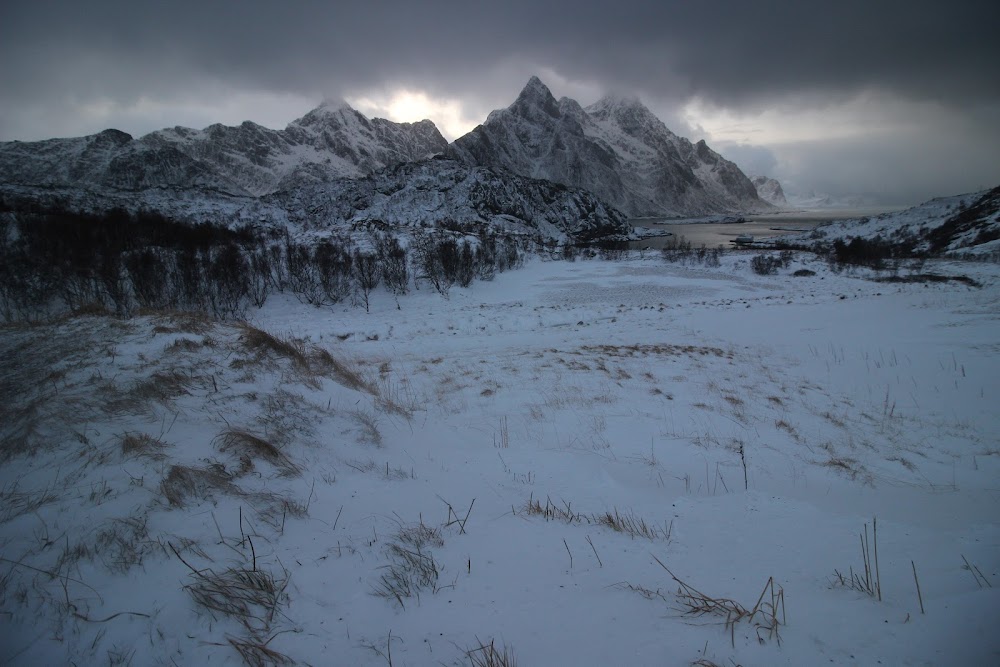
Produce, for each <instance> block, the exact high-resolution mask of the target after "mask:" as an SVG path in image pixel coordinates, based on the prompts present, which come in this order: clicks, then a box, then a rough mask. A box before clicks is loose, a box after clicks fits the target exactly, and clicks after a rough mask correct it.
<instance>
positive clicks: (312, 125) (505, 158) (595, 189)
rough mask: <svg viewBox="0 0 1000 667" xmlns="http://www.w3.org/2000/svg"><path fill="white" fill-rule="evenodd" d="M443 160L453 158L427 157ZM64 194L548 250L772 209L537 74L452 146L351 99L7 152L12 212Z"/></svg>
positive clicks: (208, 216) (649, 133)
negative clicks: (451, 224) (462, 236)
mask: <svg viewBox="0 0 1000 667" xmlns="http://www.w3.org/2000/svg"><path fill="white" fill-rule="evenodd" d="M434 155H447V156H448V157H450V158H452V159H453V160H454V161H453V162H450V161H447V160H443V161H429V162H428V161H426V160H427V158H429V157H431V156H434ZM398 165H407V166H406V167H405V168H396V167H397V166H398ZM405 179H412V182H409V181H406V180H405ZM352 180H353V181H356V182H351V181H352ZM57 193H58V196H59V197H61V198H62V199H61V201H62V202H64V203H67V204H68V203H70V202H75V203H76V204H75V205H77V206H79V207H80V208H81V209H82V210H87V211H91V212H95V211H98V210H100V208H101V207H102V206H103V207H110V206H121V207H123V208H126V209H130V210H135V209H137V208H147V209H151V210H156V211H158V212H161V213H163V214H164V215H172V216H175V217H177V218H178V219H185V220H209V221H215V222H219V223H221V224H229V225H232V224H241V223H245V222H247V221H248V220H250V221H254V223H255V224H275V223H277V224H280V223H281V222H282V221H285V220H287V219H288V218H289V216H290V217H291V218H293V219H294V220H293V222H294V223H296V224H298V225H300V226H304V225H307V223H308V225H312V226H321V225H324V224H332V223H333V222H335V221H336V222H339V223H347V222H352V221H354V222H356V221H358V220H375V219H377V220H381V221H384V222H388V223H391V224H397V225H428V224H430V225H433V224H435V223H436V222H438V221H440V220H442V219H450V220H452V221H460V222H463V223H473V222H486V223H489V224H500V222H501V221H503V220H508V221H510V222H512V223H513V224H514V225H515V226H518V225H520V226H522V227H524V226H526V227H528V228H532V229H537V230H539V231H540V232H541V233H542V234H543V235H544V236H549V237H552V238H561V237H562V236H563V235H564V234H566V233H570V234H574V233H578V232H579V233H582V234H584V235H585V236H588V237H593V236H594V235H596V234H598V230H603V232H607V233H610V234H612V235H614V236H621V235H624V234H628V233H629V232H630V231H631V230H630V228H629V227H628V225H627V223H626V222H625V219H626V216H682V215H693V214H705V213H735V212H748V211H753V210H761V209H768V208H770V205H769V204H768V203H766V202H765V201H762V200H761V199H760V198H759V197H758V195H757V191H756V189H755V188H754V185H753V183H751V182H750V180H749V179H748V178H747V177H746V176H745V175H744V174H743V173H742V172H741V171H740V170H739V169H738V168H737V167H736V165H734V164H733V163H732V162H729V161H727V160H725V159H723V158H722V157H721V156H720V155H719V154H718V153H715V152H714V151H712V150H711V149H709V148H708V146H707V145H706V144H705V143H704V142H703V141H702V142H698V143H697V144H692V143H691V142H690V141H688V140H687V139H684V138H682V137H678V136H677V135H675V134H673V133H672V132H671V131H670V130H668V129H667V127H666V126H665V125H664V124H663V123H662V122H661V121H660V120H659V119H658V118H656V116H654V115H653V114H652V113H651V112H650V111H649V110H648V109H647V108H646V107H645V106H643V105H642V103H641V102H639V101H638V100H637V99H634V98H618V97H605V98H604V99H602V100H600V101H598V102H597V103H596V104H593V105H591V106H590V107H587V108H586V109H584V108H583V107H581V106H580V105H579V104H578V103H577V102H575V101H573V100H571V99H568V98H563V99H561V100H559V101H556V99H555V98H554V97H553V96H552V94H551V92H549V89H548V88H546V87H545V85H544V84H543V83H542V82H541V81H540V80H539V79H538V78H537V77H532V78H531V80H530V81H529V82H528V84H527V86H525V88H524V90H523V91H522V92H521V94H520V95H519V96H518V98H517V100H515V102H514V103H513V104H512V105H511V106H510V107H508V108H506V109H501V110H498V111H494V112H493V113H491V114H490V116H489V117H488V118H487V120H486V122H485V123H484V124H483V125H481V126H479V127H477V128H476V129H475V130H473V131H472V132H470V133H469V134H467V135H465V136H463V137H461V138H460V139H458V140H457V141H456V142H454V143H453V144H452V145H450V146H449V145H448V143H447V141H446V140H445V139H444V137H443V136H442V135H441V133H440V132H438V130H437V128H436V127H435V126H434V124H433V123H432V122H431V121H429V120H423V121H420V122H417V123H395V122H393V121H389V120H385V119H381V118H375V119H371V120H369V119H367V118H365V117H364V116H363V115H362V114H360V113H358V112H357V111H355V110H354V109H352V108H351V107H350V106H348V105H347V104H345V103H324V104H323V105H321V106H320V107H318V108H316V109H314V110H313V111H310V112H309V113H307V114H306V115H305V116H303V117H302V118H299V119H298V120H295V121H293V122H292V123H290V124H289V125H288V126H287V127H286V128H285V129H284V130H272V129H268V128H266V127H262V126H260V125H257V124H255V123H253V122H250V121H246V122H244V123H242V124H241V125H239V126H235V127H232V126H225V125H221V124H216V125H211V126H209V127H207V128H205V129H203V130H195V129H191V128H185V127H174V128H167V129H163V130H159V131H156V132H152V133H150V134H147V135H145V136H143V137H140V138H138V139H136V138H133V137H132V136H130V135H128V134H126V133H124V132H121V131H118V130H105V131H103V132H100V133H98V134H95V135H91V136H86V137H78V138H69V139H48V140H45V141H36V142H20V141H12V142H4V143H0V195H2V196H3V198H4V201H5V202H6V203H5V206H7V205H9V204H10V202H14V203H15V204H17V205H21V204H23V203H24V202H26V201H35V202H39V203H42V204H44V203H45V202H49V203H51V202H52V200H53V197H55V196H57ZM616 209H617V210H616ZM603 232H602V233H603Z"/></svg>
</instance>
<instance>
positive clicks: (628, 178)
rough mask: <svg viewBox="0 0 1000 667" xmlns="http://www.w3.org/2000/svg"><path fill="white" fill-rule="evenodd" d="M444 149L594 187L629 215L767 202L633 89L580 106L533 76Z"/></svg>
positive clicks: (726, 209)
mask: <svg viewBox="0 0 1000 667" xmlns="http://www.w3.org/2000/svg"><path fill="white" fill-rule="evenodd" d="M449 154H450V155H452V156H454V157H456V158H457V159H460V160H462V161H463V162H465V163H467V164H481V165H487V166H495V167H503V168H505V169H509V170H511V171H513V172H514V173H517V174H521V175H523V176H530V177H532V178H544V179H549V180H552V181H555V182H557V183H562V184H564V185H569V186H576V187H582V188H585V189H588V190H591V191H592V192H594V193H595V194H597V195H598V196H599V197H601V198H603V199H605V200H606V201H608V202H609V203H611V204H612V205H614V206H617V207H618V208H620V209H621V210H622V211H624V212H626V213H627V214H629V215H633V216H685V215H701V214H704V213H742V212H746V211H749V210H756V209H766V208H769V205H768V204H766V203H764V202H762V201H761V200H760V199H759V197H758V196H757V193H756V190H755V189H754V187H753V185H752V184H751V183H750V181H749V180H748V179H747V178H746V176H745V175H744V174H743V173H742V172H741V171H740V170H739V168H738V167H737V166H736V165H734V164H732V163H731V162H729V161H727V160H725V159H724V158H722V157H721V156H720V155H718V154H717V153H715V152H714V151H712V150H711V149H710V148H708V146H707V144H705V143H704V142H702V143H701V144H699V145H697V146H695V145H692V143H691V142H690V141H688V140H687V139H683V138H681V137H678V136H677V135H675V134H674V133H673V132H671V131H670V130H669V129H668V128H667V126H666V125H665V124H664V123H663V122H662V121H661V120H660V119H659V118H657V117H656V115H655V114H653V112H652V111H650V110H649V109H648V108H647V107H646V106H645V105H644V104H643V103H642V102H641V101H640V100H639V99H638V98H637V97H634V96H619V95H607V96H605V97H603V98H601V100H599V101H598V102H596V103H595V104H593V105H591V106H589V107H586V108H582V107H581V106H580V105H579V104H578V103H577V102H576V101H574V100H572V99H569V98H566V97H564V98H562V99H561V100H559V101H558V102H557V101H556V100H555V98H554V97H553V96H552V93H551V92H550V91H549V89H548V88H547V87H546V86H545V84H543V83H542V82H541V80H540V79H538V77H531V79H529V80H528V84H527V85H526V86H525V87H524V89H523V90H522V91H521V93H520V94H519V95H518V97H517V99H516V100H515V101H514V103H513V104H511V105H510V106H509V107H507V108H505V109H498V110H496V111H494V112H492V113H491V114H490V115H489V117H488V118H487V120H486V122H485V123H484V124H483V125H480V126H479V127H477V128H476V129H474V130H472V131H471V132H469V133H468V134H466V135H465V136H463V137H459V138H458V139H456V140H455V141H454V142H453V143H452V145H451V147H450V149H449Z"/></svg>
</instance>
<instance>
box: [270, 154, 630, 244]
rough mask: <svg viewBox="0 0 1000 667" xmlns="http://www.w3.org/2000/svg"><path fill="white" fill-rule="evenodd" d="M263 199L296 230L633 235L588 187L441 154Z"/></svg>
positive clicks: (581, 237) (568, 236)
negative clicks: (377, 226)
mask: <svg viewBox="0 0 1000 667" xmlns="http://www.w3.org/2000/svg"><path fill="white" fill-rule="evenodd" d="M266 201H268V202H273V203H275V204H276V205H278V206H279V207H280V208H282V209H283V210H285V211H287V212H288V220H289V222H290V223H291V224H292V225H293V226H295V227H301V228H306V227H309V228H322V227H323V226H328V225H338V224H345V223H346V224H358V223H368V222H375V221H378V222H383V223H386V224H389V225H393V226H412V227H427V226H430V227H433V226H436V225H438V224H441V223H445V224H452V223H458V224H460V225H468V224H474V225H478V224H483V223H487V224H489V225H490V226H491V227H493V228H500V229H505V230H508V231H514V232H519V233H525V232H527V233H530V234H532V235H535V234H540V235H541V236H542V237H543V238H546V239H556V240H560V241H563V240H567V239H571V240H578V241H586V240H590V239H596V238H602V237H608V236H614V237H623V236H627V235H629V234H631V233H632V228H631V227H630V226H629V224H628V221H627V219H626V217H625V216H624V215H623V214H622V213H620V212H619V211H617V210H615V209H613V208H611V207H609V206H607V205H606V204H604V202H602V201H600V200H599V199H597V198H596V197H595V196H594V195H592V194H590V193H589V192H587V191H584V190H579V189H576V188H568V187H566V186H562V185H558V184H555V183H552V182H549V181H541V180H534V179H529V178H524V177H521V176H517V175H515V174H512V173H510V172H506V171H503V170H494V169H489V168H486V167H467V166H465V165H462V164H461V163H459V162H456V161H454V160H446V159H434V160H427V161H425V162H419V163H406V164H401V165H397V166H396V167H390V168H387V169H383V170H380V171H378V172H375V173H374V174H372V175H370V176H367V177H365V178H362V179H355V180H346V179H345V180H340V181H335V182H332V183H327V184H321V185H316V186H312V187H304V188H300V189H297V190H293V191H289V192H285V193H279V194H277V195H275V196H274V197H271V198H267V199H266Z"/></svg>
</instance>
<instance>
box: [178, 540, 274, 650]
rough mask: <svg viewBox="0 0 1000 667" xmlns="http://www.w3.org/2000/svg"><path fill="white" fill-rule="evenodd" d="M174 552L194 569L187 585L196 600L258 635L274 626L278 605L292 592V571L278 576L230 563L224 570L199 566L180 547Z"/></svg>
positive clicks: (185, 588)
mask: <svg viewBox="0 0 1000 667" xmlns="http://www.w3.org/2000/svg"><path fill="white" fill-rule="evenodd" d="M174 554H175V555H176V556H177V558H179V559H180V560H181V561H182V562H183V563H184V564H185V565H187V566H188V569H190V570H191V578H192V579H193V580H194V581H193V582H192V583H190V584H187V585H186V586H184V590H186V591H187V592H188V593H189V594H190V595H191V597H192V599H194V601H195V602H196V603H197V604H199V605H201V606H202V607H204V608H205V609H207V610H209V611H210V612H218V613H220V614H225V615H226V616H229V617H230V618H233V619H236V620H237V621H239V622H240V623H241V624H242V625H243V627H245V628H246V629H247V630H249V631H250V633H251V634H252V635H254V636H256V635H258V634H260V633H266V632H268V631H269V630H270V628H271V624H272V623H273V622H274V617H275V615H276V614H277V613H278V608H279V607H280V606H281V605H282V604H284V603H285V602H286V601H287V599H288V595H287V594H286V593H285V589H286V588H287V587H288V572H287V571H283V572H282V574H281V575H279V576H277V577H275V576H274V575H273V574H271V573H270V572H267V571H265V570H260V569H257V565H256V562H254V565H253V569H247V568H246V567H229V568H226V569H225V570H223V571H221V572H216V571H215V570H212V569H211V568H206V569H204V570H196V569H194V568H193V567H191V565H190V564H188V563H187V561H185V560H184V559H183V558H181V556H180V554H179V553H178V552H177V550H176V549H175V550H174Z"/></svg>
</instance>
